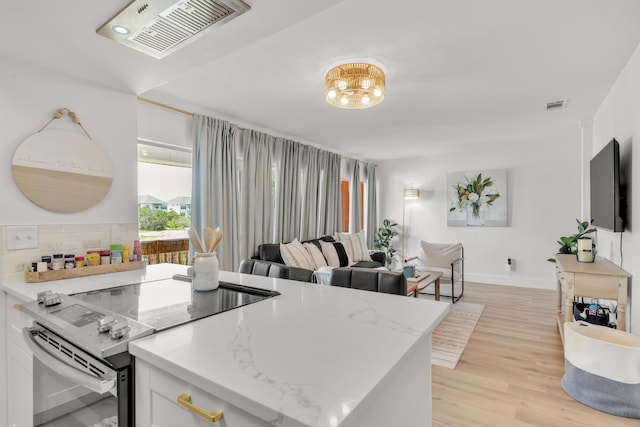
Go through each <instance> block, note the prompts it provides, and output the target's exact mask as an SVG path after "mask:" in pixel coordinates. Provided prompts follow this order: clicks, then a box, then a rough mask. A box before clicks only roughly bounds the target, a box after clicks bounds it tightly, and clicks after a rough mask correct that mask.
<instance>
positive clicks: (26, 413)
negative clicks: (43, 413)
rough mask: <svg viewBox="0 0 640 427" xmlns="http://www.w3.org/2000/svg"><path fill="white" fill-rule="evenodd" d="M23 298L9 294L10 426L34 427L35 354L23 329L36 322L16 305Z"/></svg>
mask: <svg viewBox="0 0 640 427" xmlns="http://www.w3.org/2000/svg"><path fill="white" fill-rule="evenodd" d="M20 302H21V301H19V300H18V299H16V298H15V297H13V296H11V295H6V294H5V313H6V322H7V323H6V339H7V346H6V350H7V354H6V360H7V384H6V386H7V390H6V394H5V396H7V420H6V421H7V424H6V425H7V426H9V427H32V426H33V356H32V354H31V351H29V349H28V348H27V346H26V344H25V342H24V340H23V338H22V328H23V327H25V326H30V325H31V324H32V322H33V319H31V318H30V317H29V316H27V315H26V314H24V313H23V312H21V311H18V310H16V309H15V308H14V305H15V304H19V303H20Z"/></svg>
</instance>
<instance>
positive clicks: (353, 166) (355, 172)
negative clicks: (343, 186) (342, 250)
mask: <svg viewBox="0 0 640 427" xmlns="http://www.w3.org/2000/svg"><path fill="white" fill-rule="evenodd" d="M349 177H350V181H351V184H350V191H349V194H350V196H349V199H350V200H349V213H350V215H349V232H350V233H357V232H358V231H360V230H361V228H360V161H358V160H354V159H351V160H349Z"/></svg>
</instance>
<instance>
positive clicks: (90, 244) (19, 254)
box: [1, 223, 138, 283]
mask: <svg viewBox="0 0 640 427" xmlns="http://www.w3.org/2000/svg"><path fill="white" fill-rule="evenodd" d="M9 227H11V226H10V225H5V226H2V258H1V262H2V281H3V282H5V283H9V282H16V281H23V280H24V272H25V271H26V270H27V269H28V268H29V266H31V263H32V262H36V261H39V260H40V257H42V256H43V255H52V254H54V253H61V254H75V255H77V256H78V255H79V256H84V255H85V254H86V253H87V251H88V250H93V249H109V246H110V245H111V244H113V243H122V244H128V245H129V246H130V247H133V241H134V240H135V239H137V238H138V224H137V223H135V224H77V225H73V224H64V225H39V226H38V248H37V249H20V250H8V249H7V229H8V228H9Z"/></svg>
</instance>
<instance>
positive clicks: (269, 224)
mask: <svg viewBox="0 0 640 427" xmlns="http://www.w3.org/2000/svg"><path fill="white" fill-rule="evenodd" d="M241 144H242V178H241V186H240V188H241V201H242V203H241V212H242V215H241V221H240V227H241V233H240V238H241V241H240V259H243V258H250V257H251V256H253V254H254V253H255V251H256V249H257V247H258V245H260V244H262V243H268V242H271V239H272V238H273V195H274V194H273V174H272V163H273V162H272V157H271V149H272V145H273V137H272V136H270V135H267V134H265V133H262V132H258V131H254V130H250V129H245V130H243V131H242V134H241Z"/></svg>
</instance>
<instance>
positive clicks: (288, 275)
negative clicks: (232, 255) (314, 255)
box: [238, 236, 385, 282]
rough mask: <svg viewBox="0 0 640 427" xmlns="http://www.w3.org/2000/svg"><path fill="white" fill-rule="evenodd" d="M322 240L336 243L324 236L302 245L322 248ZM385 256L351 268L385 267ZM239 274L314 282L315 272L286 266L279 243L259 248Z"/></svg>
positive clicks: (330, 237)
mask: <svg viewBox="0 0 640 427" xmlns="http://www.w3.org/2000/svg"><path fill="white" fill-rule="evenodd" d="M320 240H322V241H325V242H335V239H334V238H333V237H332V236H323V237H320V238H317V239H313V240H307V241H305V242H302V243H307V242H309V243H313V244H315V245H316V246H318V248H320V243H319V242H320ZM384 260H385V254H384V253H383V252H374V253H373V254H372V255H371V261H360V262H358V263H356V264H354V265H352V266H351V267H356V268H377V267H382V266H383V265H384ZM238 272H239V273H246V274H255V275H259V276H268V277H277V278H280V279H290V280H299V281H301V282H313V281H314V278H313V270H307V269H305V268H298V267H289V266H287V265H285V263H284V260H283V259H282V255H281V254H280V244H279V243H265V244H262V245H260V246H258V250H257V251H256V253H255V255H254V256H253V257H251V258H248V259H243V260H242V261H240V267H239V269H238Z"/></svg>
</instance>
